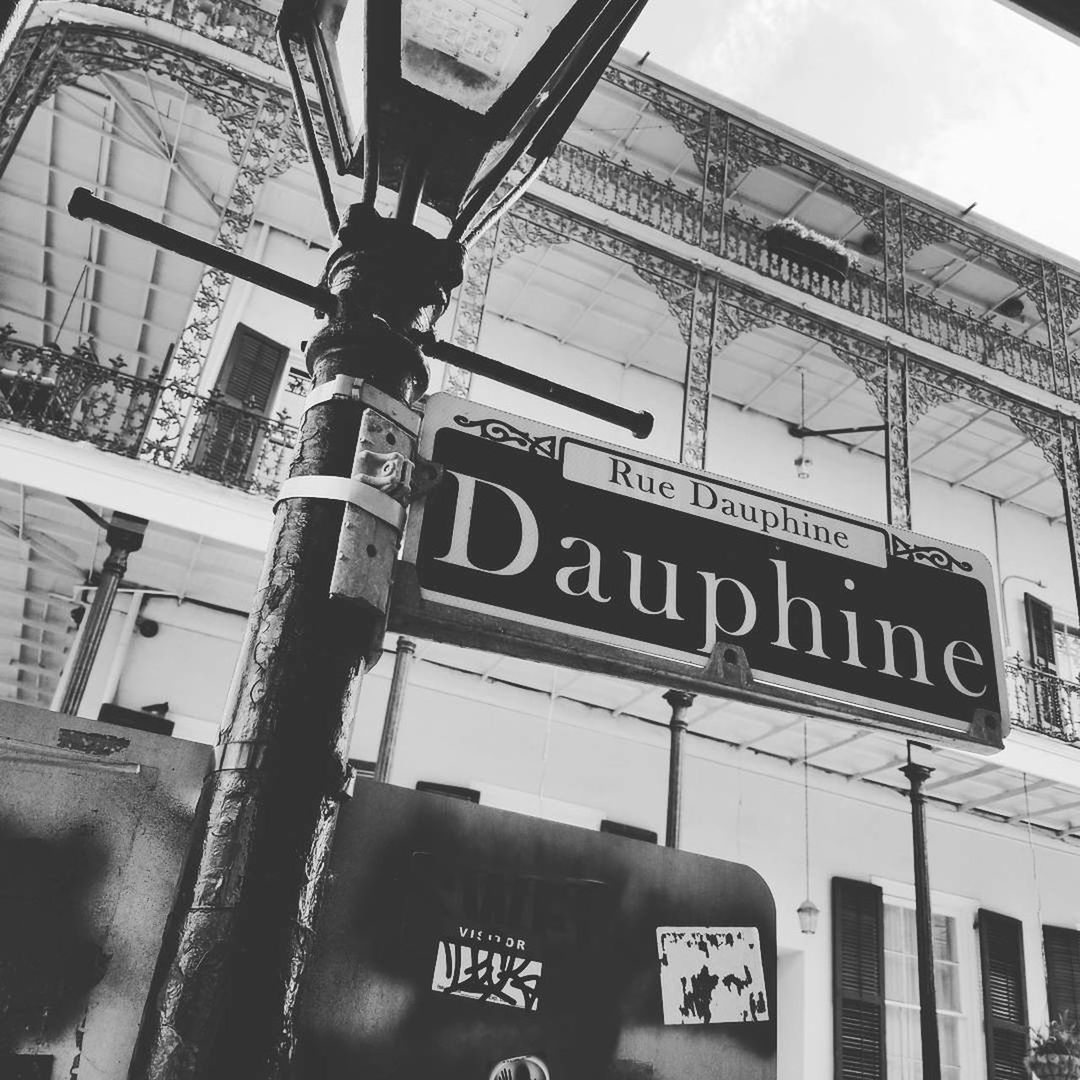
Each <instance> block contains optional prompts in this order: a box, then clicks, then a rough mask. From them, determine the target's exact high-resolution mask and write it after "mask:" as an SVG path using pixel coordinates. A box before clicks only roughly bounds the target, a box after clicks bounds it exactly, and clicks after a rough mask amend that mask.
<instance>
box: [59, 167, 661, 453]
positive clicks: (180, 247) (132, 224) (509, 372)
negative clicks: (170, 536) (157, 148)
mask: <svg viewBox="0 0 1080 1080" xmlns="http://www.w3.org/2000/svg"><path fill="white" fill-rule="evenodd" d="M68 213H69V214H71V216H72V217H75V218H79V219H80V220H82V219H83V218H91V219H92V220H94V221H100V222H101V224H102V225H108V226H109V227H110V228H113V229H117V230H119V231H120V232H123V233H127V234H128V235H129V236H135V237H137V238H138V239H140V240H147V241H149V242H150V243H152V244H157V246H158V247H161V248H165V250H166V251H175V252H176V253H177V254H178V255H184V256H186V257H187V258H189V259H195V260H196V261H197V262H201V263H205V264H206V265H207V266H213V267H215V268H216V269H218V270H222V271H224V272H225V273H226V274H232V275H233V276H234V277H238V278H242V279H243V280H244V281H250V282H251V283H252V284H254V285H259V286H261V287H262V288H264V289H269V290H270V291H271V292H276V293H277V294H278V295H280V296H286V297H288V298H289V299H290V300H297V301H299V302H300V303H301V304H305V305H307V306H308V307H311V308H314V309H315V310H316V311H317V312H321V313H323V314H325V315H333V314H334V311H335V306H334V305H335V300H334V297H333V294H332V293H330V292H329V290H327V289H320V288H318V287H317V286H315V285H308V284H306V283H305V282H303V281H300V280H298V279H297V278H293V277H290V276H289V275H288V274H282V273H279V272H278V271H277V270H271V269H270V268H269V267H266V266H263V265H262V264H261V263H257V262H253V261H252V260H251V259H245V258H244V257H243V256H242V255H236V254H234V253H233V252H231V251H225V250H224V249H223V248H219V247H215V246H214V245H213V244H208V243H206V242H205V241H203V240H196V239H195V237H193V236H188V235H186V234H185V233H182V232H177V230H176V229H170V228H169V227H168V226H167V225H162V224H160V223H159V222H156V221H152V220H151V219H150V218H147V217H143V216H142V215H141V214H135V213H132V211H130V210H124V209H122V208H121V207H119V206H114V205H113V204H112V203H107V202H104V201H103V200H102V199H98V198H95V196H94V195H93V194H92V193H91V192H90V191H89V190H88V189H87V188H76V189H75V191H74V192H73V193H72V196H71V200H70V201H69V202H68ZM415 340H416V344H417V345H419V346H420V347H421V348H422V349H423V351H424V352H425V353H426V354H427V355H428V356H432V357H434V358H435V359H436V360H442V361H443V362H444V363H447V364H454V365H456V366H457V367H463V368H466V369H467V370H468V371H471V372H473V373H475V374H477V375H483V376H484V377H485V378H488V379H494V380H495V381H496V382H501V383H504V384H505V385H506V386H513V387H514V388H515V389H517V390H523V391H524V392H525V393H527V394H534V395H536V396H537V397H542V398H547V399H548V400H549V401H554V402H556V403H557V404H559V405H565V406H566V407H567V408H570V409H575V410H576V411H577V412H582V413H585V414H586V416H595V417H596V418H597V419H599V420H606V421H607V422H608V423H611V424H616V425H618V426H619V427H622V428H626V430H627V431H630V432H632V433H633V434H634V435H635V436H636V437H637V438H639V439H644V438H647V437H648V435H649V433H650V432H651V431H652V428H653V417H652V414H651V413H648V412H634V411H633V410H632V409H625V408H623V407H622V406H621V405H613V404H612V403H611V402H609V401H602V400H601V399H600V398H595V397H593V396H592V395H590V394H583V393H582V392H581V391H580V390H572V389H571V388H570V387H568V386H559V385H558V384H557V383H553V382H551V381H550V380H549V379H545V378H543V377H542V376H540V375H533V374H532V373H531V372H528V371H519V370H518V369H517V368H515V367H511V366H510V365H509V364H503V363H501V362H500V361H498V360H493V359H491V357H489V356H481V355H480V354H479V353H474V352H470V351H469V350H468V349H463V348H461V347H460V346H458V345H451V344H450V342H448V341H436V340H435V336H434V334H431V333H427V334H423V335H417V336H416V338H415Z"/></svg>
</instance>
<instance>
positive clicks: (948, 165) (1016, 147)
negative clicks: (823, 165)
mask: <svg viewBox="0 0 1080 1080" xmlns="http://www.w3.org/2000/svg"><path fill="white" fill-rule="evenodd" d="M626 46H627V48H629V49H631V50H633V51H635V52H638V53H644V52H645V51H646V50H648V51H649V52H650V54H651V55H650V57H649V59H650V60H651V61H655V62H656V63H658V64H660V65H662V66H663V67H665V68H668V69H669V70H671V71H674V72H677V73H678V74H680V75H683V76H685V77H687V78H689V79H692V80H694V81H695V82H698V83H701V84H702V85H704V86H707V87H708V88H709V89H711V90H714V91H716V92H718V93H720V94H723V95H724V96H725V97H728V98H731V99H733V100H734V101H737V102H739V103H740V104H742V105H747V106H749V107H750V108H752V109H756V110H757V111H758V112H761V113H763V114H764V115H765V116H768V117H771V118H772V119H775V120H779V121H781V122H783V123H785V124H787V125H789V126H791V127H793V128H796V129H797V130H799V131H802V132H805V133H806V134H808V135H812V136H813V137H815V138H817V139H819V140H821V141H823V142H826V143H829V144H831V145H832V146H834V147H835V148H837V149H839V150H842V151H843V152H845V153H847V154H850V155H852V156H854V157H857V158H861V159H862V160H864V161H866V162H868V163H870V164H872V165H875V166H877V167H878V168H881V169H884V170H886V171H887V172H890V173H892V174H894V175H896V176H899V177H901V178H903V179H904V180H907V181H909V182H911V183H913V184H917V185H918V186H920V187H923V188H925V189H927V190H929V191H932V192H935V193H936V194H938V195H942V196H944V197H945V198H947V199H951V200H952V201H954V202H956V203H958V204H960V205H961V206H962V207H967V206H969V205H970V204H971V203H976V207H975V210H974V213H975V214H978V215H980V216H982V217H986V218H990V219H991V220H993V221H997V222H1000V223H1001V224H1003V225H1006V226H1008V227H1009V228H1011V229H1013V230H1015V231H1016V232H1018V233H1021V234H1022V235H1024V236H1028V237H1031V238H1032V239H1034V240H1038V241H1040V242H1041V243H1043V244H1046V245H1048V246H1049V247H1051V248H1053V249H1055V250H1056V251H1059V252H1062V253H1064V254H1066V255H1068V256H1071V257H1072V258H1073V259H1076V260H1078V261H1080V198H1078V197H1077V196H1078V195H1080V123H1078V120H1077V118H1078V115H1080V42H1077V41H1074V40H1072V39H1067V38H1064V37H1062V36H1061V35H1059V34H1056V33H1054V32H1052V31H1050V30H1048V29H1047V28H1046V27H1044V26H1041V25H1039V24H1038V23H1035V22H1033V21H1032V20H1030V19H1028V18H1026V17H1025V16H1023V15H1020V14H1018V13H1017V12H1015V11H1013V10H1011V9H1009V8H1008V7H1005V6H1004V5H1002V4H999V3H997V2H996V0H648V3H647V4H646V7H645V11H644V13H643V14H642V15H641V17H640V18H639V19H638V22H637V24H636V25H635V27H634V28H633V29H632V30H631V32H630V34H629V36H628V37H627V40H626Z"/></svg>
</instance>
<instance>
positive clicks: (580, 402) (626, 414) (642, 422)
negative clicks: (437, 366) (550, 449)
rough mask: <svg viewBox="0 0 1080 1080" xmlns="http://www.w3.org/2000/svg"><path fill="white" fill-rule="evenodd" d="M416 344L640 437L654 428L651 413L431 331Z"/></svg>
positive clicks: (458, 364)
mask: <svg viewBox="0 0 1080 1080" xmlns="http://www.w3.org/2000/svg"><path fill="white" fill-rule="evenodd" d="M417 344H418V345H419V346H420V348H421V349H422V350H423V351H424V353H426V354H427V355H428V356H431V357H434V358H435V359H436V360H442V361H443V362H444V363H446V364H454V365H455V366H456V367H462V368H465V369H466V370H467V371H471V372H473V373H474V374H476V375H483V376H484V377H485V378H488V379H494V380H495V381H496V382H501V383H504V384H505V385H507V386H513V387H514V388H515V389H517V390H524V391H525V393H527V394H534V395H536V396H537V397H542V398H547V399H548V401H554V402H555V403H556V404H558V405H565V406H566V407H567V408H569V409H574V410H576V411H577V412H581V413H585V415H586V416H595V417H596V418H597V419H598V420H606V421H607V422H608V423H610V424H616V425H618V426H619V427H621V428H626V430H627V431H629V432H630V433H631V434H633V435H634V436H635V437H637V438H639V439H645V438H648V436H649V434H650V432H651V431H652V429H653V415H652V413H649V412H645V411H641V412H634V411H633V409H626V408H623V406H621V405H614V404H612V403H611V402H610V401H603V400H601V399H600V398H595V397H593V396H592V395H591V394H584V393H582V392H581V391H580V390H572V389H571V388H570V387H569V386H560V385H559V384H558V383H553V382H551V380H550V379H545V378H544V377H543V376H542V375H534V374H532V372H529V371H521V370H519V369H518V368H515V367H511V366H510V365H509V364H504V363H502V362H500V361H499V360H493V359H492V358H491V357H490V356H482V355H481V354H480V353H474V352H470V351H469V350H468V349H463V348H461V346H460V345H452V344H450V342H449V341H436V340H435V338H434V336H433V335H430V334H428V335H424V336H423V337H421V338H418V339H417Z"/></svg>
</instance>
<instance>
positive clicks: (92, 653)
mask: <svg viewBox="0 0 1080 1080" xmlns="http://www.w3.org/2000/svg"><path fill="white" fill-rule="evenodd" d="M146 525H147V523H146V520H145V519H144V518H137V517H131V516H130V515H128V514H122V513H114V514H113V516H112V523H111V524H110V526H109V528H108V529H107V530H106V532H105V539H106V542H107V543H108V545H109V554H108V555H106V556H105V562H104V564H103V565H102V567H101V575H100V576H99V578H98V584H97V591H96V592H95V593H94V602H93V603H92V604H91V605H90V610H89V611H88V612H87V613H86V616H85V618H86V623H85V625H84V626H83V628H82V633H81V634H79V639H78V644H77V646H76V649H75V655H74V656H72V658H71V664H70V667H69V671H68V674H67V676H66V685H65V688H64V693H63V696H62V697H61V699H60V704H59V711H60V712H62V713H67V714H68V715H69V716H77V715H78V713H79V706H80V705H81V704H82V699H83V694H84V693H85V692H86V684H87V682H88V681H89V679H90V672H91V671H92V670H93V667H94V661H95V660H96V659H97V654H98V649H99V648H100V647H101V639H102V636H103V635H104V633H105V626H106V624H107V623H108V621H109V614H110V612H111V611H112V608H113V602H114V601H115V600H116V590H117V589H118V588H119V587H120V582H121V580H123V577H124V571H125V570H127V562H128V556H129V555H130V554H131V553H132V552H134V551H138V550H139V548H141V547H142V542H143V534H144V533H145V532H146Z"/></svg>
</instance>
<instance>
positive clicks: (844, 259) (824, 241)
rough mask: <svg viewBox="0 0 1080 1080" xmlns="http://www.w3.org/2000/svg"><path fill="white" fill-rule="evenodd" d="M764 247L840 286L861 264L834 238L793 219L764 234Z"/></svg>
mask: <svg viewBox="0 0 1080 1080" xmlns="http://www.w3.org/2000/svg"><path fill="white" fill-rule="evenodd" d="M765 247H766V248H767V249H768V250H769V251H770V252H772V253H773V254H774V255H779V256H780V257H781V258H783V259H787V260H788V262H792V263H796V264H797V265H799V266H804V267H806V269H807V270H810V271H811V272H815V273H818V274H821V275H822V276H823V277H827V278H830V279H831V280H833V281H837V282H841V281H843V280H844V279H845V278H846V277H847V274H848V270H849V269H850V268H851V267H852V266H853V265H854V264H855V263H857V262H858V261H859V257H858V255H856V254H855V252H853V251H851V250H850V249H849V248H847V247H845V246H844V244H842V243H841V242H840V241H839V240H834V239H833V238H832V237H831V236H826V235H825V234H824V233H819V232H816V231H815V230H814V229H808V228H807V227H806V226H805V225H803V224H802V222H800V221H796V220H795V219H794V218H782V219H781V220H780V221H778V222H776V223H775V224H774V225H771V226H770V227H769V228H768V229H767V230H766V232H765Z"/></svg>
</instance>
